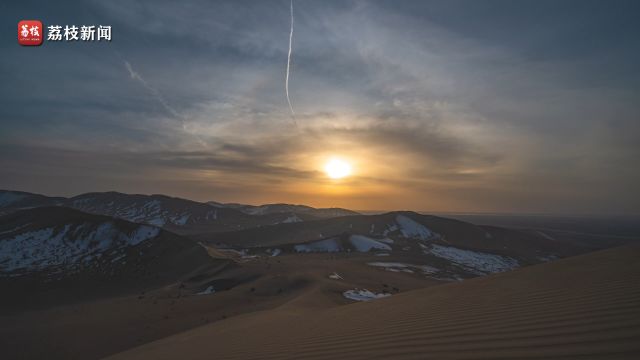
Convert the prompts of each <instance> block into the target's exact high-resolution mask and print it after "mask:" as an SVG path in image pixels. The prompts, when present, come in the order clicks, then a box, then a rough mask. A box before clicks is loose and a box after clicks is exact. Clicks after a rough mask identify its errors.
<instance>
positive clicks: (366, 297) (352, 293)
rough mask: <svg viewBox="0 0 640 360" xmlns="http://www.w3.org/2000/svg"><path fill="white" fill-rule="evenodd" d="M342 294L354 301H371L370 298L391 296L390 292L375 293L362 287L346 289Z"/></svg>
mask: <svg viewBox="0 0 640 360" xmlns="http://www.w3.org/2000/svg"><path fill="white" fill-rule="evenodd" d="M342 296H344V297H346V298H347V299H351V300H355V301H371V300H375V299H380V298H384V297H388V296H391V294H384V293H379V294H376V293H373V292H371V291H369V290H367V289H362V290H360V289H355V290H347V291H345V292H343V293H342Z"/></svg>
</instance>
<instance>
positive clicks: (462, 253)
mask: <svg viewBox="0 0 640 360" xmlns="http://www.w3.org/2000/svg"><path fill="white" fill-rule="evenodd" d="M429 252H430V253H431V254H433V255H435V256H437V257H440V258H443V259H446V260H449V261H451V262H452V263H455V264H458V265H460V266H462V267H464V268H466V269H467V270H471V271H472V272H474V273H476V274H479V275H484V274H491V273H497V272H503V271H508V270H512V269H515V268H517V267H519V266H520V263H518V260H516V259H513V258H510V257H507V256H501V255H495V254H488V253H483V252H478V251H471V250H463V249H458V248H455V247H451V246H442V245H436V244H434V245H431V249H430V250H429Z"/></svg>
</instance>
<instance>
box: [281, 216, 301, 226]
mask: <svg viewBox="0 0 640 360" xmlns="http://www.w3.org/2000/svg"><path fill="white" fill-rule="evenodd" d="M297 222H302V219H300V218H299V217H298V215H296V214H292V215H291V216H289V217H288V218H286V219H284V220H282V223H283V224H290V223H297Z"/></svg>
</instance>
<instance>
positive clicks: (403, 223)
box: [396, 215, 436, 240]
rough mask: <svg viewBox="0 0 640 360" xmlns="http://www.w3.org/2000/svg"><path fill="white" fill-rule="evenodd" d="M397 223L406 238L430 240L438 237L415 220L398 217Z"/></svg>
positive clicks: (402, 216)
mask: <svg viewBox="0 0 640 360" xmlns="http://www.w3.org/2000/svg"><path fill="white" fill-rule="evenodd" d="M396 222H397V223H398V225H399V226H400V232H401V233H402V235H403V236H404V237H406V238H410V239H420V240H429V239H431V238H433V237H435V236H436V235H435V233H433V232H432V231H431V230H429V229H427V227H426V226H424V225H422V224H420V223H418V222H416V221H415V220H413V219H411V218H409V217H407V216H404V215H398V216H396Z"/></svg>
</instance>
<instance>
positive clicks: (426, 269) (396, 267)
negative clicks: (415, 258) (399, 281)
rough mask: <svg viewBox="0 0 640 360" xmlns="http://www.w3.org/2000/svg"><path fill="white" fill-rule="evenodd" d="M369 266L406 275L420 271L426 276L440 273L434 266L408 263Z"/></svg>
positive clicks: (380, 263) (381, 263)
mask: <svg viewBox="0 0 640 360" xmlns="http://www.w3.org/2000/svg"><path fill="white" fill-rule="evenodd" d="M367 265H370V266H376V267H381V268H384V269H385V270H387V271H391V272H400V271H402V272H406V273H413V272H414V270H418V271H421V272H422V273H423V274H425V275H429V274H435V273H438V272H440V269H438V268H435V267H433V266H429V265H416V264H406V263H399V262H370V263H367ZM412 269H414V270H412Z"/></svg>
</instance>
